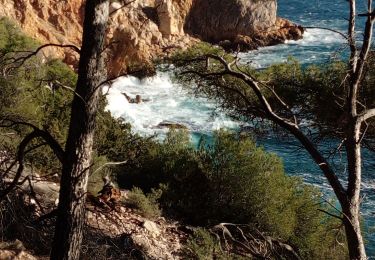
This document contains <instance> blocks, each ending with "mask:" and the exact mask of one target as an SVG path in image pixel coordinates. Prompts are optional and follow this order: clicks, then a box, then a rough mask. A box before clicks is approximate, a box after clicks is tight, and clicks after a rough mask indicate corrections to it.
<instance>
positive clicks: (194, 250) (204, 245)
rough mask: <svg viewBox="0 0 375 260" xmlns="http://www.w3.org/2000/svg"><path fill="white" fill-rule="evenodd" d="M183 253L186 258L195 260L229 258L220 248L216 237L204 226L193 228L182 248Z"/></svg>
mask: <svg viewBox="0 0 375 260" xmlns="http://www.w3.org/2000/svg"><path fill="white" fill-rule="evenodd" d="M183 254H184V256H185V257H186V258H188V259H197V260H211V259H222V260H224V259H230V256H229V255H227V254H226V253H225V252H224V251H223V250H222V249H221V246H220V242H219V241H218V239H217V238H216V237H214V236H213V235H211V234H210V232H209V231H207V230H206V229H204V228H197V229H196V230H194V234H193V235H191V236H190V237H189V239H188V241H187V243H186V245H185V247H184V249H183Z"/></svg>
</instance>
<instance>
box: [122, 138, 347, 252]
mask: <svg viewBox="0 0 375 260" xmlns="http://www.w3.org/2000/svg"><path fill="white" fill-rule="evenodd" d="M181 135H184V133H178V132H171V133H170V134H169V135H168V137H167V138H166V140H165V141H164V143H163V144H160V145H155V146H154V147H153V148H152V149H150V150H149V153H148V154H146V155H144V156H143V160H144V161H140V162H139V165H137V166H136V167H134V168H132V167H124V168H123V174H121V173H120V175H119V178H118V179H119V185H122V184H123V183H122V182H121V181H120V180H126V181H127V182H126V185H132V183H137V184H138V183H142V181H144V182H143V186H142V185H141V186H140V187H141V188H142V189H144V190H147V191H148V190H150V189H152V188H156V187H158V185H159V183H163V184H164V185H163V187H162V189H161V190H162V191H163V193H162V195H161V197H160V199H159V200H158V201H159V203H160V206H161V207H162V209H163V212H165V213H167V214H169V215H170V216H173V217H177V218H179V219H182V220H184V221H185V222H187V223H189V224H193V225H198V226H207V225H208V226H212V225H216V224H218V223H221V222H230V223H241V224H248V225H250V226H253V227H254V228H258V229H260V230H262V232H265V233H266V234H268V235H270V236H273V237H276V238H279V239H281V240H282V241H285V242H286V243H289V244H291V245H292V246H294V247H295V248H298V250H299V254H300V255H301V256H303V257H304V258H307V259H319V258H321V257H323V256H324V255H332V259H341V258H342V257H343V256H345V249H344V248H342V247H341V246H339V243H338V242H337V241H336V240H335V239H336V236H335V235H336V233H337V232H338V230H337V229H333V228H332V227H335V228H336V227H337V226H340V225H339V224H340V223H338V221H336V220H335V219H332V218H328V217H327V216H326V215H324V213H322V212H320V211H318V209H322V208H323V209H325V208H324V206H322V204H321V203H320V198H321V194H320V193H319V191H318V190H317V189H316V188H313V187H312V186H309V185H304V184H303V183H302V181H301V180H300V179H298V178H293V177H288V176H287V175H285V174H284V170H283V164H282V162H281V160H280V158H278V157H277V156H276V155H274V154H270V153H266V152H265V151H264V150H263V149H262V148H259V147H257V146H256V145H255V144H254V142H253V141H252V140H251V138H249V137H248V136H244V135H237V134H234V133H230V132H225V131H220V132H217V133H215V135H214V138H213V139H214V141H213V144H212V145H211V146H209V147H200V149H198V150H196V149H194V148H193V147H192V146H191V145H190V144H189V143H188V142H182V143H180V142H178V140H186V138H183V137H181ZM129 176H132V178H129ZM133 180H135V181H134V182H133ZM145 180H146V181H145ZM152 185H154V186H152ZM325 210H327V209H325ZM340 240H341V241H342V237H340V236H339V241H340Z"/></svg>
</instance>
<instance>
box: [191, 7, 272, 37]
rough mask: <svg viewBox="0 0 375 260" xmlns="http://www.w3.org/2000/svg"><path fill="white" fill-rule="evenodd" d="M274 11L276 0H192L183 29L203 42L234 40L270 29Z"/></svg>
mask: <svg viewBox="0 0 375 260" xmlns="http://www.w3.org/2000/svg"><path fill="white" fill-rule="evenodd" d="M276 11H277V3H276V0H196V1H195V2H194V4H193V7H192V9H191V12H190V15H189V17H188V23H187V28H188V30H189V31H191V32H192V33H193V34H196V35H199V36H200V37H201V38H202V39H204V40H207V41H211V42H218V41H222V40H234V39H235V38H236V37H237V35H247V36H252V35H254V34H255V33H256V32H259V31H265V30H268V29H269V28H271V27H272V26H273V25H275V23H276Z"/></svg>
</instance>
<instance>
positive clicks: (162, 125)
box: [155, 121, 189, 130]
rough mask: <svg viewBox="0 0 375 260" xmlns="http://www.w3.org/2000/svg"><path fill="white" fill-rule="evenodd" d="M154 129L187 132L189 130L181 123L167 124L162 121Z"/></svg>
mask: <svg viewBox="0 0 375 260" xmlns="http://www.w3.org/2000/svg"><path fill="white" fill-rule="evenodd" d="M155 128H158V129H160V128H169V129H185V130H188V129H189V128H188V127H187V126H186V125H184V124H181V123H175V122H169V121H163V122H161V123H159V124H158V125H157V126H155Z"/></svg>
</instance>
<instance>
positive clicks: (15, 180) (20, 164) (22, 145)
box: [0, 130, 39, 201]
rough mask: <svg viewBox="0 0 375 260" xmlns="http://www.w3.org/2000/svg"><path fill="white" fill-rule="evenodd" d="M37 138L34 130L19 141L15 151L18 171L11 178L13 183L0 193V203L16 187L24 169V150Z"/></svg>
mask: <svg viewBox="0 0 375 260" xmlns="http://www.w3.org/2000/svg"><path fill="white" fill-rule="evenodd" d="M38 136H39V135H38V132H37V131H36V130H34V131H33V132H31V133H30V134H28V135H27V136H26V137H25V138H24V139H23V140H22V141H21V143H20V145H19V146H18V151H17V161H18V169H17V172H16V175H15V176H14V178H13V181H12V182H11V183H10V184H9V186H8V187H6V188H5V189H4V190H2V191H1V192H0V201H1V200H3V199H4V198H5V197H6V196H7V195H8V193H9V192H11V191H12V190H13V189H14V188H15V187H16V186H17V184H18V181H19V179H20V178H21V176H22V172H23V169H24V165H23V159H24V156H25V149H26V147H27V145H28V144H29V143H30V142H31V141H32V140H33V139H34V138H37V137H38Z"/></svg>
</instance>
